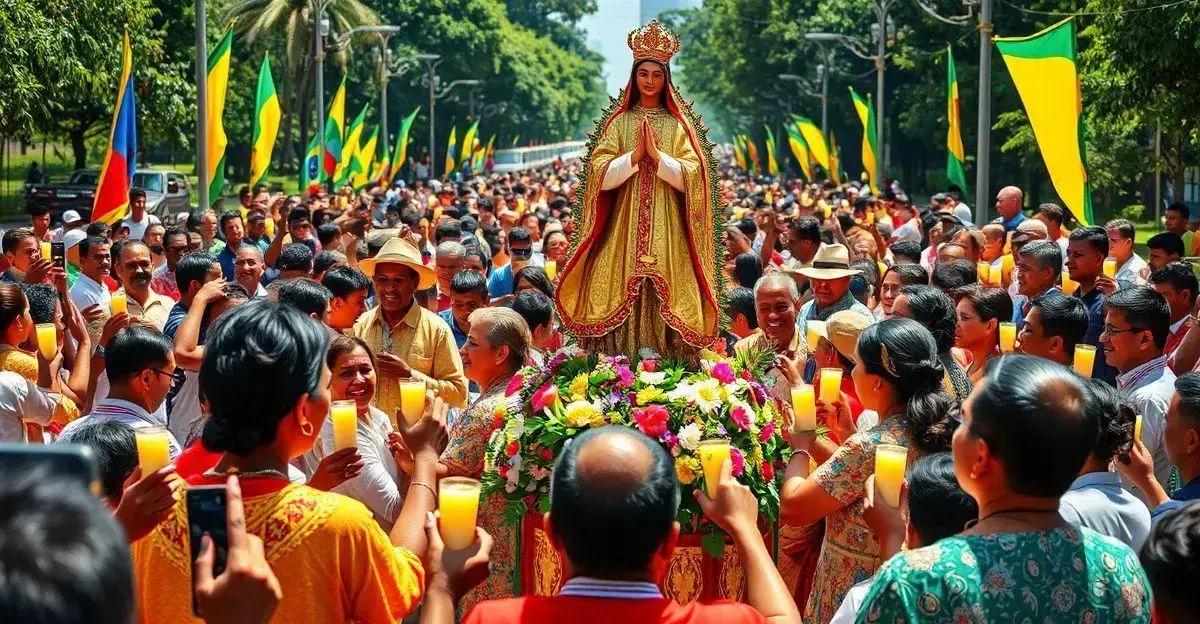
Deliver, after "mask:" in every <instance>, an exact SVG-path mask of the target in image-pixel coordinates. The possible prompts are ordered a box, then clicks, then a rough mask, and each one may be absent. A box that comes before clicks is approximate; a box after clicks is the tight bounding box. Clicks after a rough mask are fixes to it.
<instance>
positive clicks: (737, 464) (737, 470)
mask: <svg viewBox="0 0 1200 624" xmlns="http://www.w3.org/2000/svg"><path fill="white" fill-rule="evenodd" d="M729 462H730V463H731V464H732V468H733V471H732V474H733V476H735V477H740V476H742V475H743V474H745V472H746V457H745V456H744V455H742V451H741V450H740V449H738V448H737V447H732V448H730V449H729Z"/></svg>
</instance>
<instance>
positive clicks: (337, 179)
mask: <svg viewBox="0 0 1200 624" xmlns="http://www.w3.org/2000/svg"><path fill="white" fill-rule="evenodd" d="M370 107H371V105H370V104H364V105H363V109H362V112H360V113H359V114H358V117H355V118H354V122H353V123H351V124H350V129H349V130H348V131H346V141H345V143H343V145H342V162H340V163H338V169H337V173H336V174H334V186H341V185H343V184H345V183H347V182H349V181H350V180H351V177H352V176H353V175H354V174H355V173H357V171H355V170H354V168H355V166H359V167H361V166H362V164H361V162H360V161H359V159H358V158H357V156H358V148H359V145H360V144H361V143H362V133H363V122H365V121H366V119H367V109H369V108H370Z"/></svg>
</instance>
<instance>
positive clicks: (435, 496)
mask: <svg viewBox="0 0 1200 624" xmlns="http://www.w3.org/2000/svg"><path fill="white" fill-rule="evenodd" d="M414 485H419V486H421V487H423V488H425V489H427V490H429V493H430V494H433V500H437V499H438V495H437V492H436V491H434V489H433V487H431V486H430V485H429V484H428V483H422V482H420V481H413V482H412V483H409V484H408V489H410V490H411V489H413V486H414Z"/></svg>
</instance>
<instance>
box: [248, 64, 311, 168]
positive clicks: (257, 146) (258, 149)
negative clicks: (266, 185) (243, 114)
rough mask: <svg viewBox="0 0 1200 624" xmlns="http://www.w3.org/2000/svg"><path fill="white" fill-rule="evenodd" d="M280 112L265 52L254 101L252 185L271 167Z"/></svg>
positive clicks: (251, 145)
mask: <svg viewBox="0 0 1200 624" xmlns="http://www.w3.org/2000/svg"><path fill="white" fill-rule="evenodd" d="M279 114H280V111H279V96H278V95H277V94H276V93H275V80H274V79H272V78H271V59H270V57H269V56H267V55H265V54H264V55H263V62H262V69H259V70H258V89H257V95H256V97H255V103H254V140H253V141H252V142H251V143H250V186H252V187H253V186H254V185H255V184H258V181H259V180H261V179H262V178H263V176H265V175H267V169H269V168H270V167H271V152H272V151H274V150H275V137H277V136H279ZM301 188H303V187H301Z"/></svg>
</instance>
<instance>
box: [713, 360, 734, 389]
mask: <svg viewBox="0 0 1200 624" xmlns="http://www.w3.org/2000/svg"><path fill="white" fill-rule="evenodd" d="M712 376H713V378H714V379H716V380H717V381H719V382H721V383H723V384H728V383H733V380H734V379H735V377H734V375H733V367H732V366H730V365H729V362H717V363H716V364H713V368H712Z"/></svg>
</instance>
